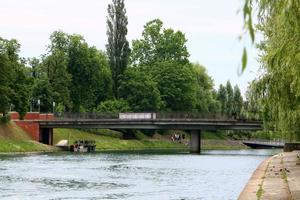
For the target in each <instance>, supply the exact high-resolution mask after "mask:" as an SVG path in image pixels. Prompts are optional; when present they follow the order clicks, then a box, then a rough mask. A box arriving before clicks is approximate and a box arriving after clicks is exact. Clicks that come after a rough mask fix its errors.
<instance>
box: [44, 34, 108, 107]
mask: <svg viewBox="0 0 300 200" xmlns="http://www.w3.org/2000/svg"><path fill="white" fill-rule="evenodd" d="M50 39H51V44H50V45H49V49H50V52H49V54H50V55H52V58H53V56H54V57H55V59H56V60H57V59H59V58H60V62H59V63H60V64H59V65H58V66H62V67H60V70H65V69H64V67H63V66H65V62H67V72H68V73H69V74H70V76H71V83H70V87H69V90H70V99H71V104H72V111H74V112H79V111H92V110H93V109H94V108H96V107H97V105H99V104H100V102H101V101H104V100H107V99H109V98H111V85H112V84H111V72H110V70H109V66H108V60H107V57H106V55H105V54H104V53H103V52H101V51H99V50H97V49H96V48H95V47H89V45H88V44H87V42H86V41H85V40H84V38H83V37H82V36H80V35H68V34H66V33H63V32H60V31H56V32H54V33H53V34H52V35H51V36H50ZM58 52H59V53H58ZM62 52H63V53H62ZM56 54H58V55H56ZM59 54H61V56H62V57H60V56H59ZM63 54H64V55H65V57H64V55H63ZM65 76H68V75H67V74H65ZM67 78H68V77H67ZM57 79H58V80H60V81H64V85H68V84H67V80H68V79H66V80H63V79H60V78H57ZM50 80H51V78H50V77H49V81H50ZM55 82H58V81H55ZM57 86H59V85H57ZM64 89H66V87H64ZM66 97H67V96H65V97H64V98H63V99H67V98H66ZM60 98H62V97H60Z"/></svg>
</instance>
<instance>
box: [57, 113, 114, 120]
mask: <svg viewBox="0 0 300 200" xmlns="http://www.w3.org/2000/svg"><path fill="white" fill-rule="evenodd" d="M54 117H55V119H70V120H76V119H80V120H84V119H86V120H89V119H118V118H119V113H69V112H64V113H55V114H54Z"/></svg>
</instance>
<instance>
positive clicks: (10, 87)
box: [0, 38, 32, 119]
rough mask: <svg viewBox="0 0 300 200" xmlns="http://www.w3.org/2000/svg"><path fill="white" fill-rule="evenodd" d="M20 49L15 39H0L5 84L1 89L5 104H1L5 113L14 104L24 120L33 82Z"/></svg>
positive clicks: (1, 65) (2, 99) (0, 61)
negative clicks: (9, 105)
mask: <svg viewBox="0 0 300 200" xmlns="http://www.w3.org/2000/svg"><path fill="white" fill-rule="evenodd" d="M20 47H21V45H20V44H19V43H18V41H17V40H15V39H12V40H6V39H2V38H0V55H1V56H0V58H1V60H0V63H2V64H0V67H1V68H2V71H3V72H4V73H3V74H2V76H0V79H2V82H3V83H4V84H3V85H2V86H1V87H0V89H1V90H2V91H1V92H3V97H2V98H1V101H3V103H0V104H3V105H4V106H0V107H2V111H4V113H5V110H7V107H8V104H13V105H14V107H15V110H16V111H17V112H18V113H19V114H20V118H21V119H22V118H23V117H24V116H25V114H26V112H27V110H28V107H29V98H30V94H31V86H32V81H31V79H30V77H29V76H28V74H27V72H28V70H27V69H26V68H25V63H24V60H23V59H22V58H20V56H19V51H20ZM1 77H3V78H4V79H3V78H1ZM7 95H9V96H7ZM1 96H2V93H1Z"/></svg>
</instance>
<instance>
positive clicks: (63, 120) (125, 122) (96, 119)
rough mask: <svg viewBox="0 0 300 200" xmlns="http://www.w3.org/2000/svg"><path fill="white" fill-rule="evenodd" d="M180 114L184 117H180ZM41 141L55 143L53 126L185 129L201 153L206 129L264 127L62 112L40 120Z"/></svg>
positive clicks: (232, 122) (243, 122) (246, 123)
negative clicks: (203, 132) (65, 113)
mask: <svg viewBox="0 0 300 200" xmlns="http://www.w3.org/2000/svg"><path fill="white" fill-rule="evenodd" d="M180 117H181V118H180ZM38 123H39V127H40V135H41V141H42V142H43V143H48V144H52V140H53V139H52V138H53V128H84V129H91V128H96V129H113V130H134V129H136V130H183V131H187V132H188V133H190V136H191V140H190V152H191V153H200V151H201V131H203V130H248V131H257V130H262V122H261V121H251V120H235V119H224V118H220V119H216V118H213V117H211V118H209V117H207V118H201V117H200V116H190V115H185V117H182V116H178V115H177V116H174V115H172V116H171V115H168V116H165V115H164V116H162V115H157V117H155V118H147V119H126V118H125V119H120V118H117V117H116V116H99V115H86V114H85V115H83V116H82V115H80V116H78V115H77V116H76V115H71V116H70V115H61V116H56V118H54V119H53V120H38Z"/></svg>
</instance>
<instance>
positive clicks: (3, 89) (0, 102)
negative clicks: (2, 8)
mask: <svg viewBox="0 0 300 200" xmlns="http://www.w3.org/2000/svg"><path fill="white" fill-rule="evenodd" d="M0 39H1V38H0ZM10 76H11V68H10V67H9V63H8V58H7V55H6V54H5V52H4V49H3V46H1V43H0V94H1V95H0V113H3V114H5V113H6V112H7V111H8V109H9V105H10V98H9V97H10V92H11V89H10V87H9V81H10Z"/></svg>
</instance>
